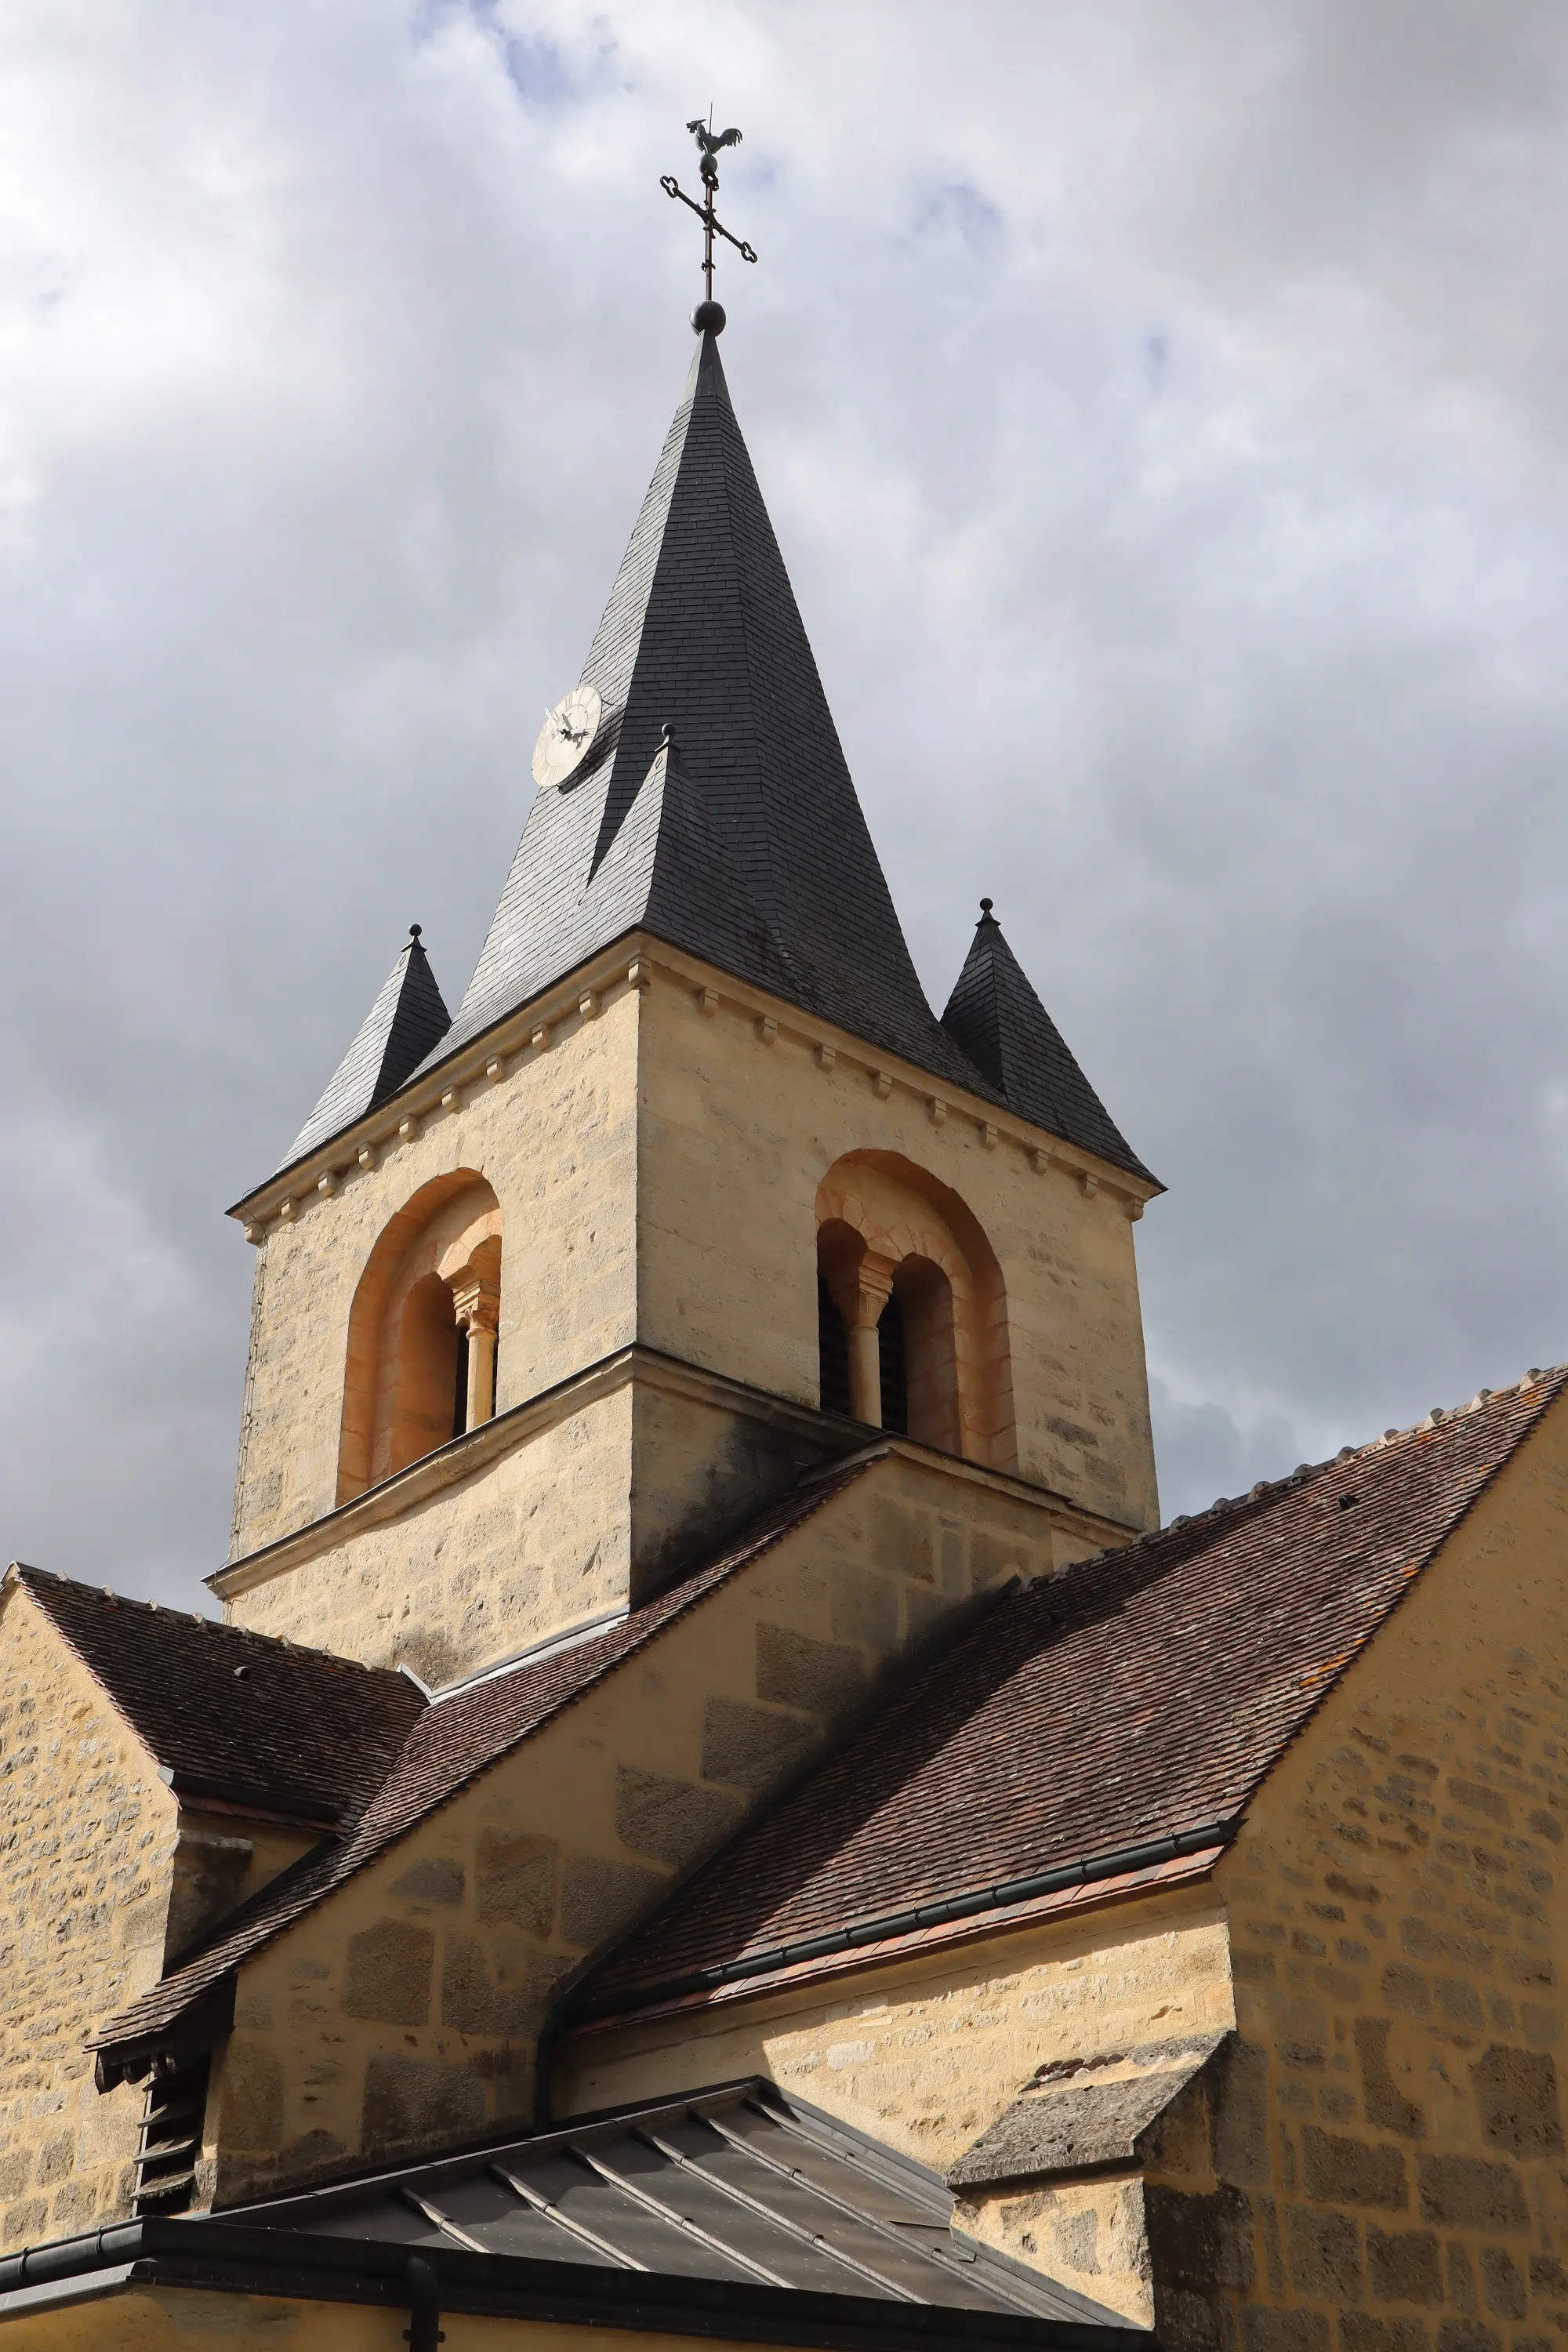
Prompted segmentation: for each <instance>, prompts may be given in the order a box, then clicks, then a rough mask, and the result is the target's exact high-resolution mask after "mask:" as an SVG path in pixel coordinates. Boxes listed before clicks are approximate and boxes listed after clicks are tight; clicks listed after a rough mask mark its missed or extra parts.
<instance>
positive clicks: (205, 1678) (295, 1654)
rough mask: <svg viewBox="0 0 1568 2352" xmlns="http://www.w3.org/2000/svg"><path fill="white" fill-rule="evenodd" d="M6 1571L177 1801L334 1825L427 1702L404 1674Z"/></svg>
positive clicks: (356, 1802)
mask: <svg viewBox="0 0 1568 2352" xmlns="http://www.w3.org/2000/svg"><path fill="white" fill-rule="evenodd" d="M16 1577H17V1581H18V1583H20V1584H21V1585H22V1586H23V1587H24V1589H25V1590H26V1591H27V1593H28V1594H29V1595H30V1597H31V1598H32V1600H33V1601H35V1602H36V1603H37V1607H38V1608H39V1609H40V1610H41V1611H42V1612H43V1614H44V1615H45V1616H46V1617H47V1619H48V1621H49V1622H50V1623H51V1624H52V1625H53V1626H54V1627H55V1628H56V1630H57V1631H58V1633H59V1634H60V1636H61V1638H62V1639H63V1640H64V1641H65V1642H66V1643H68V1646H69V1647H70V1649H71V1650H72V1651H73V1652H74V1653H75V1654H76V1655H77V1656H78V1657H79V1659H80V1660H81V1663H82V1664H83V1665H85V1666H86V1668H87V1669H88V1671H89V1674H90V1675H92V1676H93V1678H94V1679H95V1681H96V1682H97V1683H98V1684H99V1685H100V1688H101V1689H102V1690H104V1691H105V1692H106V1693H107V1695H108V1696H109V1698H110V1701H111V1702H112V1704H113V1706H114V1707H115V1709H116V1710H117V1712H118V1713H119V1715H120V1716H121V1718H122V1719H123V1720H124V1721H125V1722H126V1723H127V1724H128V1725H129V1726H130V1727H131V1729H132V1731H133V1732H134V1733H135V1735H136V1737H137V1738H138V1739H140V1740H141V1742H142V1746H143V1747H144V1748H146V1749H147V1752H148V1753H149V1755H151V1756H152V1757H153V1759H154V1760H155V1761H156V1763H157V1764H158V1766H159V1767H160V1769H161V1770H162V1771H163V1774H164V1776H165V1777H166V1778H167V1779H168V1780H169V1782H170V1784H171V1786H172V1787H173V1789H174V1793H175V1795H176V1796H179V1797H184V1798H185V1799H187V1800H190V1799H199V1798H202V1797H209V1798H213V1797H216V1798H218V1799H220V1800H221V1801H224V1802H226V1803H238V1804H242V1805H250V1806H255V1807H257V1808H258V1809H260V1810H263V1811H269V1812H275V1813H282V1814H286V1815H289V1816H290V1817H293V1818H296V1819H299V1820H301V1821H305V1822H312V1823H315V1824H316V1825H318V1826H321V1827H323V1828H331V1827H333V1826H338V1825H341V1824H342V1823H344V1822H348V1821H350V1820H352V1819H353V1817H354V1816H355V1815H356V1814H357V1813H358V1812H359V1811H362V1810H363V1806H364V1805H365V1804H366V1802H367V1801H369V1799H370V1797H371V1796H372V1794H373V1793H374V1790H375V1789H376V1788H377V1786H378V1785H379V1784H380V1782H381V1781H382V1780H384V1777H385V1774H386V1770H387V1768H388V1766H389V1765H390V1764H391V1762H392V1760H393V1759H394V1757H395V1756H396V1754H397V1752H398V1750H399V1749H400V1748H402V1746H403V1743H404V1741H405V1738H407V1735H408V1732H409V1729H410V1727H411V1726H412V1725H413V1723H414V1722H415V1721H416V1718H417V1717H419V1715H420V1714H421V1713H422V1712H423V1710H424V1706H425V1701H424V1700H423V1698H422V1697H421V1696H420V1695H419V1692H418V1690H417V1689H416V1686H415V1685H414V1684H413V1683H412V1682H410V1680H409V1678H408V1676H407V1675H399V1674H390V1673H387V1672H385V1671H384V1670H383V1669H381V1668H378V1667H374V1666H362V1665H360V1664H357V1663H355V1662H354V1661H353V1660H352V1659H348V1658H338V1657H333V1656H331V1654H329V1653H328V1652H326V1651H324V1650H307V1649H301V1648H300V1647H298V1646H297V1645H296V1644H294V1643H289V1642H280V1641H277V1640H274V1639H273V1638H271V1637H270V1636H268V1635H267V1634H263V1633H245V1632H243V1631H242V1630H241V1629H240V1627H238V1626H237V1625H218V1624H214V1623H212V1622H210V1621H209V1620H207V1619H205V1618H203V1617H192V1616H186V1615H185V1614H184V1612H182V1611H180V1610H177V1609H163V1608H160V1607H159V1606H158V1605H157V1603H156V1602H153V1601H129V1600H125V1599H122V1598H121V1596H119V1595H118V1594H115V1593H112V1592H110V1591H107V1590H106V1589H101V1588H100V1587H98V1586H94V1585H88V1584H75V1583H72V1582H70V1581H69V1580H68V1579H67V1578H65V1577H57V1576H52V1575H50V1574H48V1573H47V1572H46V1571H44V1570H40V1569H36V1568H23V1569H19V1570H17V1571H16Z"/></svg>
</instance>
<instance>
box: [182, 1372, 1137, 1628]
mask: <svg viewBox="0 0 1568 2352" xmlns="http://www.w3.org/2000/svg"><path fill="white" fill-rule="evenodd" d="M633 1381H642V1382H643V1383H644V1384H645V1385H646V1386H647V1387H649V1388H654V1389H659V1390H662V1391H664V1392H665V1393H666V1394H667V1395H672V1396H682V1397H686V1398H689V1399H690V1400H691V1401H693V1402H698V1403H704V1404H710V1405H715V1406H717V1407H718V1408H719V1409H720V1410H721V1411H723V1412H731V1413H736V1414H738V1415H742V1416H744V1417H748V1418H750V1419H752V1420H757V1421H767V1422H771V1423H773V1424H774V1425H775V1426H777V1425H779V1424H783V1425H784V1426H786V1427H787V1428H789V1429H790V1430H791V1431H792V1433H795V1435H797V1436H804V1437H809V1438H812V1439H815V1440H816V1442H817V1443H818V1444H821V1445H822V1447H823V1463H822V1470H823V1473H824V1475H826V1472H827V1471H829V1470H833V1469H839V1468H842V1467H844V1466H845V1465H847V1463H849V1462H855V1461H858V1460H861V1459H867V1460H869V1459H871V1458H873V1457H874V1456H876V1455H878V1454H900V1455H902V1456H904V1457H905V1458H906V1459H908V1460H910V1461H914V1462H918V1463H920V1464H921V1465H923V1466H925V1467H926V1468H929V1469H936V1470H940V1471H942V1473H943V1474H944V1475H947V1476H949V1477H951V1478H952V1479H954V1480H955V1481H956V1482H958V1483H960V1484H962V1485H965V1486H979V1487H984V1488H988V1489H989V1490H990V1491H992V1492H993V1493H995V1494H1000V1495H1006V1496H1009V1497H1011V1498H1012V1499H1013V1500H1015V1501H1017V1502H1022V1503H1026V1504H1028V1505H1030V1506H1031V1507H1033V1508H1035V1509H1037V1510H1043V1511H1044V1512H1045V1513H1046V1514H1047V1517H1049V1518H1050V1519H1051V1520H1052V1522H1053V1523H1054V1524H1056V1525H1058V1526H1060V1527H1063V1528H1068V1529H1070V1530H1071V1531H1072V1533H1073V1534H1074V1535H1081V1537H1082V1538H1083V1539H1084V1540H1085V1541H1086V1542H1087V1543H1089V1545H1090V1546H1091V1547H1092V1548H1093V1549H1096V1550H1099V1549H1101V1548H1103V1547H1104V1546H1107V1545H1110V1544H1117V1543H1124V1542H1131V1539H1132V1538H1134V1537H1135V1536H1137V1535H1139V1534H1140V1533H1142V1530H1141V1529H1140V1528H1133V1527H1128V1526H1124V1525H1123V1524H1122V1523H1121V1521H1119V1520H1116V1519H1107V1518H1103V1517H1100V1514H1099V1513H1098V1512H1094V1511H1086V1510H1084V1509H1082V1508H1081V1507H1080V1506H1079V1505H1078V1504H1077V1503H1074V1502H1073V1501H1072V1500H1071V1499H1070V1497H1068V1496H1066V1495H1062V1494H1058V1492H1057V1491H1056V1489H1055V1488H1054V1487H1050V1486H1035V1485H1034V1484H1033V1483H1032V1482H1031V1481H1030V1480H1029V1479H1027V1478H1019V1477H1016V1476H1014V1475H1012V1473H1011V1472H1009V1471H1005V1470H988V1469H985V1468H984V1467H983V1466H982V1465H980V1464H979V1463H977V1462H965V1461H963V1460H962V1459H961V1458H960V1457H959V1456H958V1455H957V1454H942V1453H941V1452H939V1451H938V1449H937V1448H936V1447H935V1446H931V1445H921V1444H917V1443H916V1441H915V1440H914V1439H912V1438H908V1437H899V1436H896V1435H893V1434H892V1433H889V1432H888V1431H879V1432H877V1433H867V1432H866V1431H865V1430H863V1429H862V1427H861V1426H860V1424H859V1423H857V1422H851V1421H841V1420H839V1419H838V1418H837V1416H835V1415H832V1414H825V1413H821V1412H817V1411H816V1408H815V1407H814V1406H811V1405H803V1404H796V1403H795V1402H793V1401H792V1400H791V1399H790V1398H788V1397H779V1396H773V1395H772V1394H770V1392H769V1391H767V1390H765V1389H755V1388H752V1387H749V1386H748V1385H747V1383H746V1382H745V1381H733V1380H730V1379H729V1378H727V1377H726V1376H725V1375H724V1374H723V1373H721V1372H710V1371H709V1370H706V1369H705V1368H704V1367H703V1366H702V1365H700V1364H691V1363H688V1362H686V1361H685V1360H683V1359H682V1358H680V1357H679V1356H667V1355H665V1354H663V1353H662V1352H661V1351H660V1350H659V1349H657V1348H645V1347H641V1346H637V1345H633V1346H631V1347H628V1348H619V1349H616V1351H615V1353H614V1354H613V1355H609V1356H602V1357H601V1358H600V1359H599V1360H598V1361H597V1362H596V1363H594V1364H590V1365H588V1366H587V1367H586V1369H585V1370H583V1371H580V1372H574V1373H573V1374H572V1375H571V1377H570V1378H569V1379H566V1380H564V1381H557V1382H556V1383H555V1385H554V1387H552V1388H548V1389H544V1390H542V1391H541V1392H540V1394H539V1395H538V1396H535V1397H530V1398H529V1399H528V1400H527V1401H526V1402H524V1403H522V1404H518V1405H513V1406H512V1407H511V1409H510V1412H502V1413H498V1414H497V1415H496V1416H495V1418H494V1419H493V1420H491V1421H487V1422H482V1423H480V1424H479V1428H478V1429H470V1430H468V1431H466V1432H465V1433H464V1434H463V1435H462V1436H461V1437H454V1438H453V1439H452V1440H451V1441H450V1442H449V1444H446V1445H442V1446H438V1447H437V1450H436V1452H435V1453H434V1454H425V1455H424V1456H423V1458H422V1459H421V1460H419V1461H417V1462H411V1463H410V1464H409V1465H408V1467H407V1468H406V1469H405V1470H399V1471H398V1472H397V1473H396V1474H395V1475H394V1476H393V1477H390V1478H384V1479H382V1480H381V1482H380V1484H379V1485H377V1486H369V1487H367V1488H366V1489H365V1492H364V1493H363V1495H356V1496H353V1500H352V1501H350V1502H347V1503H340V1504H339V1505H338V1507H337V1508H336V1510H333V1511H328V1512H326V1513H325V1514H324V1515H323V1517H321V1518H319V1519H311V1520H310V1522H309V1523H308V1524H307V1525H306V1526H304V1527H302V1528H295V1529H294V1530H293V1532H292V1533H291V1534H289V1535H286V1536H279V1537H278V1538H277V1539H276V1540H275V1541H274V1542H272V1543H269V1544H264V1545H263V1546H262V1547H261V1549H259V1550H258V1551H253V1552H247V1554H246V1555H245V1556H244V1558H242V1559H235V1560H230V1561H229V1562H228V1563H227V1565H226V1567H223V1568H220V1569H216V1570H214V1571H213V1573H212V1574H211V1575H210V1576H209V1577H207V1578H205V1583H206V1585H207V1587H208V1589H209V1591H212V1592H215V1593H216V1595H217V1597H218V1599H219V1600H220V1601H230V1600H233V1599H234V1598H235V1596H236V1595H237V1594H238V1593H241V1592H248V1591H252V1590H253V1589H254V1588H255V1587H256V1586H257V1585H258V1584H266V1583H268V1582H270V1580H272V1578H274V1577H276V1576H283V1575H286V1574H287V1573H288V1571H289V1570H290V1569H292V1568H298V1567H300V1565H301V1564H302V1563H303V1562H304V1561H306V1560H308V1559H316V1558H318V1557H319V1556H320V1554H321V1553H322V1552H324V1551H331V1549H333V1548H334V1547H335V1546H336V1545H338V1544H341V1543H346V1542H350V1541H352V1540H353V1538H354V1537H355V1536H357V1535H361V1534H363V1533H364V1531H365V1530H366V1529H368V1528H374V1527H383V1526H384V1525H385V1524H386V1523H387V1522H388V1521H389V1520H393V1519H397V1518H401V1517H403V1515H404V1513H405V1512H406V1511H408V1510H411V1509H413V1508H414V1507H415V1506H416V1504H419V1503H422V1502H424V1501H426V1499H427V1498H428V1497H429V1496H432V1495H437V1494H439V1493H440V1492H441V1491H442V1489H443V1488H445V1487H447V1486H458V1485H461V1484H462V1483H463V1482H464V1481H465V1480H467V1479H468V1478H472V1477H475V1476H477V1475H479V1472H480V1471H482V1470H487V1469H489V1466H490V1465H491V1464H492V1463H493V1462H498V1461H500V1459H501V1458H502V1457H503V1456H504V1455H506V1454H510V1453H511V1452H513V1451H514V1450H515V1448H516V1447H518V1446H520V1445H524V1444H527V1443H528V1441H529V1439H530V1438H531V1437H535V1436H537V1435H538V1434H539V1433H540V1432H541V1431H542V1430H546V1429H550V1428H552V1427H553V1426H554V1425H555V1424H556V1423H559V1422H562V1421H564V1420H566V1419H567V1418H568V1417H569V1416H570V1415H571V1414H573V1413H574V1412H582V1411H583V1410H584V1407H585V1406H587V1405H591V1404H595V1403H597V1402H599V1401H600V1400H601V1399H603V1398H605V1397H609V1396H614V1395H615V1394H616V1393H617V1391H620V1390H622V1389H625V1388H627V1387H629V1386H630V1385H631V1383H632V1382H633ZM836 1438H840V1439H842V1440H843V1444H842V1445H841V1447H840V1448H839V1449H838V1450H837V1451H836V1450H835V1448H834V1441H835V1439H836ZM857 1440H860V1441H863V1442H861V1443H859V1444H857Z"/></svg>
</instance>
